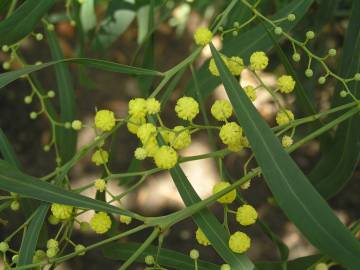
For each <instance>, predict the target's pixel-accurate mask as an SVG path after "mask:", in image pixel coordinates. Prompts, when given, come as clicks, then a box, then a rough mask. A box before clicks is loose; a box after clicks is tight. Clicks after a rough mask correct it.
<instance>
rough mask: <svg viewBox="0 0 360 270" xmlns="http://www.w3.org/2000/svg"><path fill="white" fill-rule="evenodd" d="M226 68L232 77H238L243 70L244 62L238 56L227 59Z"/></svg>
mask: <svg viewBox="0 0 360 270" xmlns="http://www.w3.org/2000/svg"><path fill="white" fill-rule="evenodd" d="M227 67H228V68H229V70H230V72H231V74H232V75H235V76H239V75H240V74H241V72H242V71H243V70H244V60H243V59H242V58H241V57H238V56H232V57H230V58H228V61H227Z"/></svg>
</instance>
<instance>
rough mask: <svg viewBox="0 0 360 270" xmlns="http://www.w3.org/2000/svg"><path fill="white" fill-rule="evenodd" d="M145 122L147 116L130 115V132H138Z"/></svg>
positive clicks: (128, 123) (128, 126) (128, 124)
mask: <svg viewBox="0 0 360 270" xmlns="http://www.w3.org/2000/svg"><path fill="white" fill-rule="evenodd" d="M144 123H146V119H145V116H142V117H135V116H130V117H129V120H128V122H127V128H128V130H129V132H131V133H132V134H136V133H137V131H138V129H139V127H140V126H141V125H142V124H144Z"/></svg>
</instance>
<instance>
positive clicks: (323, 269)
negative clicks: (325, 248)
mask: <svg viewBox="0 0 360 270" xmlns="http://www.w3.org/2000/svg"><path fill="white" fill-rule="evenodd" d="M328 269H329V267H328V266H327V264H326V263H318V264H316V266H315V270H328Z"/></svg>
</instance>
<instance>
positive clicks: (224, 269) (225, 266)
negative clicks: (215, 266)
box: [220, 264, 231, 270]
mask: <svg viewBox="0 0 360 270" xmlns="http://www.w3.org/2000/svg"><path fill="white" fill-rule="evenodd" d="M220 270H231V267H230V265H228V264H223V265H222V266H221V268H220Z"/></svg>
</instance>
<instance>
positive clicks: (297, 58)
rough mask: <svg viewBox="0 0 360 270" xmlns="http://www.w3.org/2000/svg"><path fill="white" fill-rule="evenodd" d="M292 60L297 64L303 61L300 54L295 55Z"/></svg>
mask: <svg viewBox="0 0 360 270" xmlns="http://www.w3.org/2000/svg"><path fill="white" fill-rule="evenodd" d="M292 59H293V60H294V61H295V62H299V61H300V59H301V56H300V54H298V53H294V54H293V55H292Z"/></svg>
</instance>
